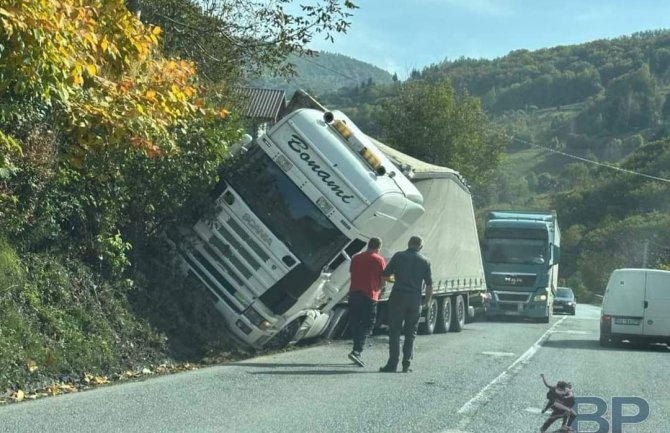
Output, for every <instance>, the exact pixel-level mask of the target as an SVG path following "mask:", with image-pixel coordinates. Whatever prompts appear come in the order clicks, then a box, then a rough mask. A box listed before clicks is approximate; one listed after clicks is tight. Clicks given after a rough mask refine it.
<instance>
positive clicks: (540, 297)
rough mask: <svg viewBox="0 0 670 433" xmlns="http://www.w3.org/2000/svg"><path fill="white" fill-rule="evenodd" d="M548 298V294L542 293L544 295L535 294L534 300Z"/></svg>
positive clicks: (538, 300)
mask: <svg viewBox="0 0 670 433" xmlns="http://www.w3.org/2000/svg"><path fill="white" fill-rule="evenodd" d="M546 300H547V295H545V294H542V295H535V297H534V298H533V301H535V302H540V301H546Z"/></svg>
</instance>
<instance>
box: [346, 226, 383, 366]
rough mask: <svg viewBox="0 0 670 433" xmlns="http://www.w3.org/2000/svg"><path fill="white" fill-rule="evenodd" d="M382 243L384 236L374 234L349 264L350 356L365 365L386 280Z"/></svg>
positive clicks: (359, 364)
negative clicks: (363, 354) (364, 355)
mask: <svg viewBox="0 0 670 433" xmlns="http://www.w3.org/2000/svg"><path fill="white" fill-rule="evenodd" d="M381 247H382V241H381V239H379V238H370V241H369V242H368V249H367V251H364V252H362V253H358V254H356V255H355V256H354V257H353V258H352V259H351V265H350V267H349V272H350V273H351V287H350V288H349V317H350V322H349V323H350V325H349V326H350V328H351V333H352V334H353V339H354V350H353V351H352V352H351V353H350V354H349V359H351V360H352V361H353V362H354V363H356V364H357V365H358V366H359V367H365V363H364V362H363V360H362V359H361V352H363V347H364V346H365V339H366V338H367V337H368V335H370V332H372V328H373V327H374V324H375V320H376V318H377V300H378V299H379V292H380V291H381V288H382V286H383V284H384V277H383V276H382V273H383V272H384V267H385V266H386V262H385V261H384V258H383V257H382V256H381V255H379V250H380V248H381Z"/></svg>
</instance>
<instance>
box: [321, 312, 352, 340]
mask: <svg viewBox="0 0 670 433" xmlns="http://www.w3.org/2000/svg"><path fill="white" fill-rule="evenodd" d="M348 329H349V308H348V307H346V306H342V307H337V308H335V309H334V310H333V313H332V318H331V319H330V322H328V326H326V330H325V331H324V332H323V336H324V337H325V338H326V339H328V340H334V339H336V338H340V337H342V336H343V335H344V334H345V333H346V331H347V330H348Z"/></svg>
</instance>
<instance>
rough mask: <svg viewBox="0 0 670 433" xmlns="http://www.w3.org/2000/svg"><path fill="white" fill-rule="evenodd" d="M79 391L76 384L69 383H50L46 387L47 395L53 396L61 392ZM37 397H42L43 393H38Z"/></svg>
mask: <svg viewBox="0 0 670 433" xmlns="http://www.w3.org/2000/svg"><path fill="white" fill-rule="evenodd" d="M77 391H79V390H78V389H77V387H76V386H74V385H72V384H71V383H58V384H54V385H51V386H50V387H49V388H47V392H48V395H51V396H54V395H58V394H63V393H71V392H77ZM38 396H39V397H44V395H41V394H38Z"/></svg>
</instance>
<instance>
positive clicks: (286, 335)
mask: <svg viewBox="0 0 670 433" xmlns="http://www.w3.org/2000/svg"><path fill="white" fill-rule="evenodd" d="M301 322H302V318H297V319H295V320H294V321H293V322H291V323H289V324H288V325H286V326H284V327H283V328H282V329H281V330H280V331H279V332H277V333H276V334H275V335H274V337H272V339H270V341H268V342H267V343H265V347H266V348H267V349H272V350H278V349H283V348H284V347H286V346H288V345H289V343H291V342H292V341H293V338H294V337H295V334H296V332H298V329H299V328H300V323H301Z"/></svg>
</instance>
